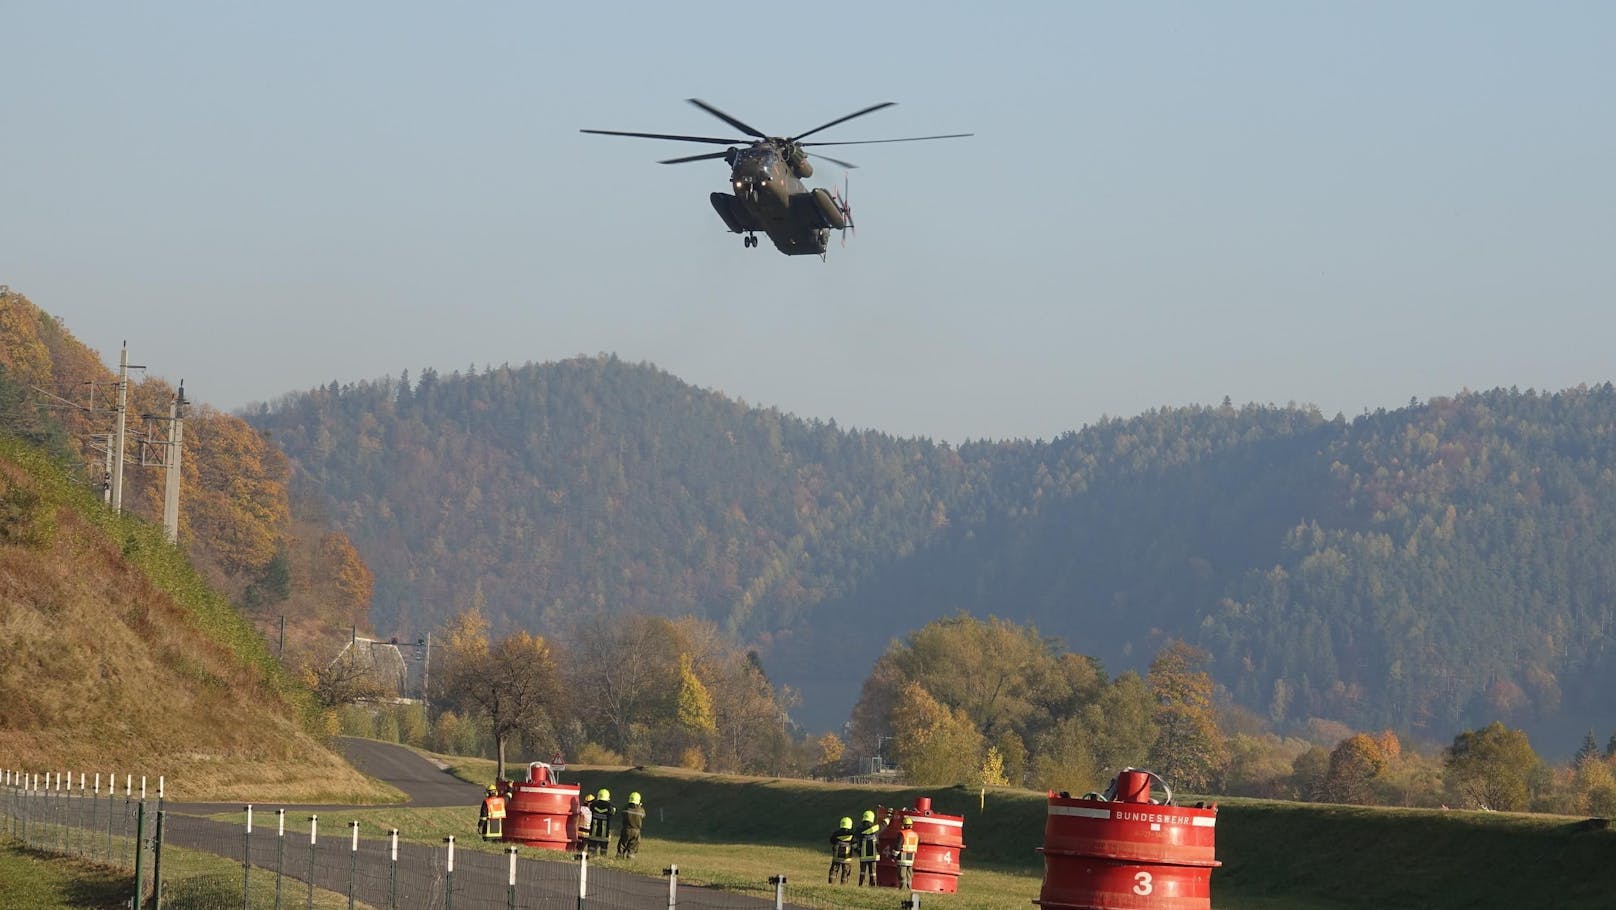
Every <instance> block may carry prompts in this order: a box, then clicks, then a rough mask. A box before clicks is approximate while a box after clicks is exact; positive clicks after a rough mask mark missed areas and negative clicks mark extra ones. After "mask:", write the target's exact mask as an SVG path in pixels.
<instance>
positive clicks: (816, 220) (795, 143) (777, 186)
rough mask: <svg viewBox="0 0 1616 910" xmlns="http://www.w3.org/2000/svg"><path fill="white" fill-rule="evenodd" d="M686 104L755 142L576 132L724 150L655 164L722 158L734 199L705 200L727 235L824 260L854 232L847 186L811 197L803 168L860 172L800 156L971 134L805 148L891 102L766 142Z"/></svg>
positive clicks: (808, 171) (756, 132)
mask: <svg viewBox="0 0 1616 910" xmlns="http://www.w3.org/2000/svg"><path fill="white" fill-rule="evenodd" d="M689 101H690V103H691V104H694V105H695V106H696V107H699V108H701V109H702V110H704V111H706V112H707V113H709V114H712V115H713V116H714V117H717V118H718V119H720V120H722V121H724V122H725V123H727V124H729V125H730V126H732V127H734V128H736V129H738V130H740V131H741V132H743V133H745V134H747V135H748V136H752V137H755V139H756V141H753V140H751V139H719V138H715V137H712V136H676V135H669V134H667V133H626V132H620V131H617V130H579V132H581V133H593V134H595V135H599V136H637V137H640V138H642V139H671V140H674V141H676V142H706V143H711V144H714V145H727V146H730V147H729V148H728V149H726V150H724V151H722V152H709V153H707V154H703V155H687V156H685V157H683V158H669V159H668V160H666V161H661V162H658V163H659V164H686V163H688V162H691V161H708V160H715V159H719V158H722V159H723V160H724V163H726V164H728V165H729V166H730V175H729V179H730V184H731V185H732V186H733V187H734V189H735V192H733V193H713V194H712V195H711V196H710V197H709V198H710V199H711V201H712V204H713V210H714V211H716V212H718V217H719V218H722V219H723V221H724V226H725V227H727V228H729V230H730V231H731V232H732V233H735V234H745V235H746V236H745V237H743V238H742V241H741V242H742V244H743V245H744V246H747V247H755V246H757V245H758V239H757V232H758V231H762V232H763V233H765V234H767V235H768V237H769V239H770V240H772V241H774V246H775V248H776V249H778V250H779V251H780V252H782V253H784V254H786V255H787V256H804V255H810V254H817V255H819V256H820V257H823V256H824V255H825V250H826V248H827V247H828V246H829V245H830V232H831V231H832V230H839V231H842V232H843V234H842V235H843V237H844V238H845V237H846V232H847V229H848V228H850V227H853V210H852V208H851V206H849V205H848V201H847V191H846V189H845V183H844V189H843V191H842V192H841V193H835V192H830V191H827V190H824V189H820V188H815V189H812V190H810V189H809V188H808V187H806V186H804V185H803V182H802V179H801V178H806V177H811V176H813V173H814V166H813V165H812V164H811V163H809V161H808V159H809V158H810V157H815V158H823V159H824V160H826V161H829V162H830V163H832V164H839V165H841V166H842V167H844V168H848V169H852V168H855V167H858V165H856V164H849V163H847V162H846V161H841V160H838V159H836V158H832V157H830V156H829V155H822V154H820V153H818V152H809V151H806V149H808V148H809V147H816V146H826V145H874V144H877V143H883V142H922V141H925V140H928V139H959V138H962V137H965V136H970V135H973V134H971V133H949V134H947V135H943V136H911V137H908V138H904V139H865V140H862V141H854V142H803V141H802V140H803V139H806V138H808V137H809V136H812V135H813V134H815V133H817V132H819V131H820V130H825V129H829V128H831V127H833V126H836V125H837V124H839V123H846V122H847V121H849V120H852V119H853V118H854V117H862V116H864V115H865V114H871V113H874V112H876V111H879V110H881V109H882V108H888V107H892V106H893V105H894V104H896V103H897V102H894V101H883V102H881V103H880V104H872V105H870V106H869V107H867V108H864V109H863V110H861V111H854V112H853V113H851V114H848V115H847V116H845V117H838V118H836V119H835V120H832V121H831V122H829V123H825V124H821V125H820V126H816V127H814V128H813V129H811V130H809V131H807V132H806V133H798V134H797V135H795V136H791V137H780V136H768V135H765V134H764V133H763V132H762V131H760V130H758V129H757V128H755V127H752V126H749V125H748V124H745V123H742V122H741V121H739V120H737V119H735V118H734V117H731V116H730V115H728V114H726V113H724V112H723V111H721V110H719V109H718V108H716V107H713V106H712V105H710V104H708V103H707V102H705V101H701V100H699V99H696V98H691V99H689Z"/></svg>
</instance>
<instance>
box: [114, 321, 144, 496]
mask: <svg viewBox="0 0 1616 910" xmlns="http://www.w3.org/2000/svg"><path fill="white" fill-rule="evenodd" d="M144 369H145V367H143V366H139V365H138V364H131V363H130V362H129V342H128V341H125V342H124V343H123V349H122V350H121V351H119V353H118V408H117V411H118V420H117V424H116V426H115V428H114V429H113V432H112V511H114V512H122V511H123V446H124V436H125V433H124V427H125V424H126V422H127V417H128V413H129V371H130V370H144Z"/></svg>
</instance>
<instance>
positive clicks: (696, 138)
mask: <svg viewBox="0 0 1616 910" xmlns="http://www.w3.org/2000/svg"><path fill="white" fill-rule="evenodd" d="M578 132H580V133H594V134H595V135H597V136H638V137H640V138H641V139H673V140H675V141H677V142H707V143H711V144H712V145H751V144H752V140H750V139H718V138H715V137H712V136H670V135H668V134H667V133H622V132H618V131H617V130H579V131H578Z"/></svg>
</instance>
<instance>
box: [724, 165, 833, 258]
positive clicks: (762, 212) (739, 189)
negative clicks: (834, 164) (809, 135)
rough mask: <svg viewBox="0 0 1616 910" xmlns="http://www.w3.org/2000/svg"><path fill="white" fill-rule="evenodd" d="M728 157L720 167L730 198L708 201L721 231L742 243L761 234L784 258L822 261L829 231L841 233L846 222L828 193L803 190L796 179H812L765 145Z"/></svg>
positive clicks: (806, 167)
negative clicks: (726, 167)
mask: <svg viewBox="0 0 1616 910" xmlns="http://www.w3.org/2000/svg"><path fill="white" fill-rule="evenodd" d="M731 151H732V154H730V155H727V156H726V161H728V162H729V164H730V179H729V182H730V187H731V189H732V190H733V192H731V193H713V194H712V196H711V200H712V204H713V208H714V209H715V210H716V211H717V212H718V216H719V217H720V218H722V219H723V220H724V224H725V226H726V227H728V228H729V229H730V231H732V232H733V233H736V234H746V235H748V238H751V236H752V234H753V233H754V232H758V231H761V232H762V233H764V234H767V235H768V237H769V239H770V240H772V241H774V246H775V248H776V249H778V250H779V251H780V252H782V253H785V254H786V255H788V256H802V255H809V254H812V255H823V254H824V252H825V249H826V247H827V246H829V244H830V232H831V230H832V229H838V230H839V229H841V228H845V227H846V226H847V221H846V219H845V217H844V216H843V213H842V211H841V210H840V208H839V207H838V206H837V205H836V202H835V200H833V199H832V198H831V195H830V194H829V193H827V192H826V191H824V190H822V189H809V188H808V187H807V186H806V185H805V184H804V183H803V182H802V180H801V179H800V178H799V177H798V176H797V174H798V173H799V172H805V175H806V174H812V173H813V170H812V168H811V167H810V166H809V165H808V164H807V162H805V161H799V162H798V163H797V165H796V166H795V167H794V166H793V165H792V162H791V161H789V160H788V159H787V157H786V155H784V154H782V153H781V151H780V149H779V148H778V147H776V145H775V143H774V142H771V141H762V142H756V143H753V144H752V145H750V146H747V147H745V148H736V149H732V150H731ZM749 242H750V243H755V242H756V241H755V240H749Z"/></svg>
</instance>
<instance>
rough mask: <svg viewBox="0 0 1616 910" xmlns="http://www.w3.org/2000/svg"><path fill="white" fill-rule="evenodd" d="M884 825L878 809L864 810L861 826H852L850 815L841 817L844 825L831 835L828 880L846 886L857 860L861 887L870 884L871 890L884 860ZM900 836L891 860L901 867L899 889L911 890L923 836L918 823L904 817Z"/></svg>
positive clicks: (889, 818) (899, 870)
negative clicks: (879, 865)
mask: <svg viewBox="0 0 1616 910" xmlns="http://www.w3.org/2000/svg"><path fill="white" fill-rule="evenodd" d="M891 819H892V812H891V810H888V811H887V821H891ZM881 828H882V823H881V822H878V821H876V818H875V810H873V809H865V810H864V815H863V816H862V817H861V818H860V819H859V827H858V828H856V829H855V828H854V827H853V819H852V818H851V817H850V816H846V815H844V816H842V823H841V826H840V827H838V828H837V829H836V830H835V831H832V832H831V835H830V874H829V875H828V876H827V878H826V879H825V880H826V881H827V882H828V883H829V884H832V885H838V884H840V885H845V884H847V879H848V877H849V876H850V875H852V872H853V860H854V859H855V858H857V859H858V867H859V874H858V887H861V888H862V887H864V886H865V885H866V884H868V885H869V886H870V887H871V888H874V887H875V886H876V883H875V864H876V862H877V861H878V860H880V858H881V846H880V837H881ZM899 829H900V832H901V833H900V835H899V838H898V845H897V848H896V849H894V850H892V851H891V852H892V857H891V858H892V860H893V862H895V863H896V864H897V866H898V887H900V888H903V889H905V890H912V889H913V887H914V880H915V853H917V852H918V851H919V850H920V835H919V834H917V833H916V832H915V820H914V819H912V818H910V817H909V816H907V815H905V816H904V817H903V821H902V822H900V823H899Z"/></svg>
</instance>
